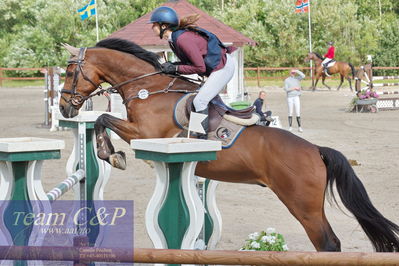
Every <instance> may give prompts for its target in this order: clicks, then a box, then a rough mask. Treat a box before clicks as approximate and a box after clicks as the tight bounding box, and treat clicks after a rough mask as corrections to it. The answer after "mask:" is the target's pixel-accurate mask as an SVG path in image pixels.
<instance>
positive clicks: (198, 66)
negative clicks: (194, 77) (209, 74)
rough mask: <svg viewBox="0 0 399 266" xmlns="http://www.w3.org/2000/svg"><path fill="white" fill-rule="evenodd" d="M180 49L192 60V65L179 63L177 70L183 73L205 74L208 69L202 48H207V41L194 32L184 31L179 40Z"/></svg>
mask: <svg viewBox="0 0 399 266" xmlns="http://www.w3.org/2000/svg"><path fill="white" fill-rule="evenodd" d="M177 46H178V49H179V50H180V51H181V52H182V53H184V55H185V56H186V57H187V59H188V60H189V61H190V63H191V64H190V65H179V66H178V69H177V71H178V72H179V73H182V74H203V73H205V71H206V66H205V62H204V59H203V55H202V50H204V48H205V49H206V48H207V42H206V40H205V39H203V38H202V37H200V36H193V34H192V33H188V32H187V33H183V34H182V35H180V37H179V38H178V40H177Z"/></svg>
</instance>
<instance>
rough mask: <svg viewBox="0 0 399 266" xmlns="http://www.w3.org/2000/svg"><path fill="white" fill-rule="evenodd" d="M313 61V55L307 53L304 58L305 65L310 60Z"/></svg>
mask: <svg viewBox="0 0 399 266" xmlns="http://www.w3.org/2000/svg"><path fill="white" fill-rule="evenodd" d="M313 59H314V53H308V56H306V57H305V59H304V61H305V63H307V62H309V61H310V60H313Z"/></svg>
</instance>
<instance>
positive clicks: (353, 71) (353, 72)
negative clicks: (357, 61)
mask: <svg viewBox="0 0 399 266" xmlns="http://www.w3.org/2000/svg"><path fill="white" fill-rule="evenodd" d="M348 65H349V66H350V68H351V70H352V79H355V68H354V67H353V65H352V64H351V63H348Z"/></svg>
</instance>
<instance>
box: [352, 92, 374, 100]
mask: <svg viewBox="0 0 399 266" xmlns="http://www.w3.org/2000/svg"><path fill="white" fill-rule="evenodd" d="M356 97H357V98H358V100H364V99H370V98H378V97H379V96H378V94H377V92H375V91H374V90H364V91H359V92H358V93H357V94H356Z"/></svg>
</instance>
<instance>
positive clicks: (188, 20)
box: [178, 14, 200, 29]
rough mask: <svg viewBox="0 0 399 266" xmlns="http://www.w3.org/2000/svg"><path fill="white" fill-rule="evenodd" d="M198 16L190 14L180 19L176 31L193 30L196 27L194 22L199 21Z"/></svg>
mask: <svg viewBox="0 0 399 266" xmlns="http://www.w3.org/2000/svg"><path fill="white" fill-rule="evenodd" d="M199 18H200V15H198V14H192V15H188V16H186V17H184V18H182V19H180V23H179V28H178V29H195V28H196V27H197V25H196V22H197V21H198V20H199Z"/></svg>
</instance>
